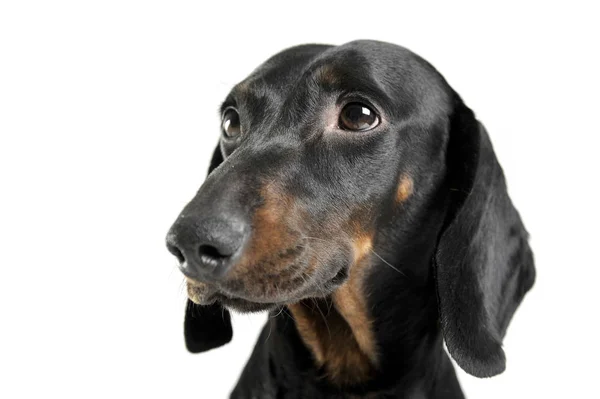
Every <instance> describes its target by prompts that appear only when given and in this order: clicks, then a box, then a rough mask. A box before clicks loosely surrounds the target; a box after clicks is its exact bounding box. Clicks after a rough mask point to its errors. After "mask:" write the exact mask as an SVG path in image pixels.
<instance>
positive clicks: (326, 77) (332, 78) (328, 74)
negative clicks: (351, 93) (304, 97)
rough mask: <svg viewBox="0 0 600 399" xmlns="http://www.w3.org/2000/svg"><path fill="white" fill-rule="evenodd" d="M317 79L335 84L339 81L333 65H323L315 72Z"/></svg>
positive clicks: (328, 83) (324, 82)
mask: <svg viewBox="0 0 600 399" xmlns="http://www.w3.org/2000/svg"><path fill="white" fill-rule="evenodd" d="M316 77H317V80H318V81H319V82H320V83H322V84H326V85H336V84H338V83H339V82H340V75H339V73H338V72H337V71H336V69H335V68H334V67H333V65H329V64H327V65H323V66H321V67H320V68H319V69H318V70H317V72H316Z"/></svg>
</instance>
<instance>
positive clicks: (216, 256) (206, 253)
mask: <svg viewBox="0 0 600 399" xmlns="http://www.w3.org/2000/svg"><path fill="white" fill-rule="evenodd" d="M198 255H200V258H209V259H212V260H216V261H219V260H223V259H225V258H228V257H229V256H228V255H223V254H222V253H221V252H220V251H219V250H218V249H217V248H216V247H213V246H212V245H200V247H198Z"/></svg>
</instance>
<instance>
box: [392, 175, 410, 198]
mask: <svg viewBox="0 0 600 399" xmlns="http://www.w3.org/2000/svg"><path fill="white" fill-rule="evenodd" d="M412 193H413V180H412V178H411V177H410V176H408V175H406V174H402V175H401V176H400V183H399V184H398V189H397V191H396V201H397V202H398V203H403V202H404V201H406V200H407V199H408V197H410V196H411V195H412Z"/></svg>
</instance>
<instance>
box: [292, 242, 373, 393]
mask: <svg viewBox="0 0 600 399" xmlns="http://www.w3.org/2000/svg"><path fill="white" fill-rule="evenodd" d="M372 246H373V239H372V237H371V236H370V235H367V234H360V235H359V236H358V237H357V238H356V239H355V240H354V242H353V252H354V262H353V265H352V266H351V267H350V272H349V277H348V281H347V282H346V283H344V284H343V285H342V286H341V287H340V288H339V289H338V290H337V291H335V292H334V293H333V295H332V297H331V300H332V301H333V308H332V309H331V310H329V309H328V307H327V306H325V307H324V309H318V308H315V307H314V305H311V303H310V302H307V303H297V304H292V305H289V306H288V307H289V309H290V311H291V313H292V315H293V317H294V320H295V321H296V326H297V328H298V332H299V333H300V337H301V338H302V340H303V341H304V343H305V344H306V346H308V348H309V349H310V350H311V351H312V353H313V355H314V358H315V361H316V363H317V365H318V366H319V367H324V368H325V370H326V372H327V375H328V377H329V379H330V380H331V381H332V382H334V383H336V384H338V385H346V384H351V383H360V382H364V381H367V380H368V379H369V378H370V377H371V376H372V374H373V372H374V370H375V368H376V367H377V360H378V356H377V348H376V344H375V339H374V336H373V330H372V321H371V319H370V316H369V311H368V309H367V303H366V294H367V293H366V292H365V290H364V287H363V282H364V280H365V277H366V274H367V269H368V267H367V266H368V264H369V262H368V259H367V256H368V255H369V253H370V252H371V248H372ZM321 301H322V300H321ZM317 306H318V302H317Z"/></svg>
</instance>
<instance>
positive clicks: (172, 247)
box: [167, 243, 185, 265]
mask: <svg viewBox="0 0 600 399" xmlns="http://www.w3.org/2000/svg"><path fill="white" fill-rule="evenodd" d="M167 249H168V250H169V252H171V253H172V254H173V255H175V257H176V258H177V260H178V261H179V263H180V264H182V265H183V264H184V263H185V257H184V256H183V253H182V252H181V251H180V250H179V248H177V247H176V246H175V245H172V244H169V243H167Z"/></svg>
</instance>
